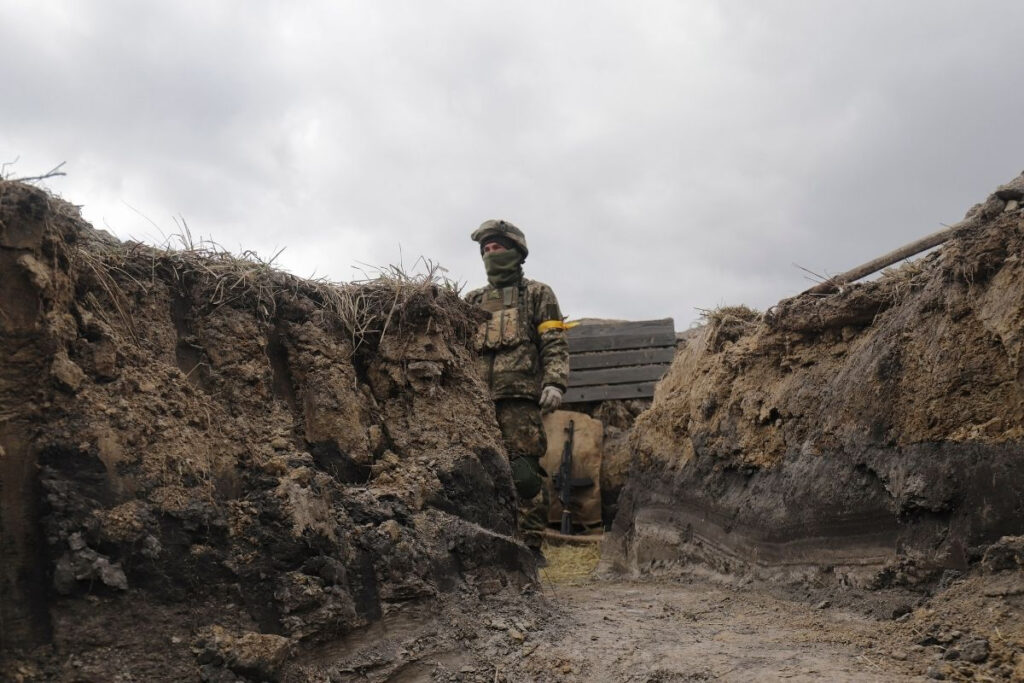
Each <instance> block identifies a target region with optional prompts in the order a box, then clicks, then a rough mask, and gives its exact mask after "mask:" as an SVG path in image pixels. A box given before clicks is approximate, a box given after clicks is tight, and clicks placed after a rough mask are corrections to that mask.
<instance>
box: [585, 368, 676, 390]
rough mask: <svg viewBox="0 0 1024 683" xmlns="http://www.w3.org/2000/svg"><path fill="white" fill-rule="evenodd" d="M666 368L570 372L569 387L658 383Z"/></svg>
mask: <svg viewBox="0 0 1024 683" xmlns="http://www.w3.org/2000/svg"><path fill="white" fill-rule="evenodd" d="M668 368H669V366H668V365H632V366H629V367H625V368H604V369H601V370H582V371H577V372H571V371H570V372H569V386H570V387H589V386H595V385H600V384H630V383H635V382H646V381H650V380H654V381H658V380H659V379H661V378H662V376H663V375H664V374H665V372H666V371H667V370H668Z"/></svg>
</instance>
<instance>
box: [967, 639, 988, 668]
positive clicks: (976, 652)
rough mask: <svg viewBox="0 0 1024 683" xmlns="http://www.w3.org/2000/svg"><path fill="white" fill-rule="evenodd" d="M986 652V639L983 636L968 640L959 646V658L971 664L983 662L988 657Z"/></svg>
mask: <svg viewBox="0 0 1024 683" xmlns="http://www.w3.org/2000/svg"><path fill="white" fill-rule="evenodd" d="M988 654H989V647H988V640H987V639H985V638H978V639H976V640H969V641H967V642H966V643H964V644H963V645H961V646H960V658H961V659H963V660H964V661H967V662H971V663H972V664H980V663H981V662H984V661H985V660H986V659H988Z"/></svg>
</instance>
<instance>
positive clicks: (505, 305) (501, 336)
mask: <svg viewBox="0 0 1024 683" xmlns="http://www.w3.org/2000/svg"><path fill="white" fill-rule="evenodd" d="M522 289H523V288H521V287H519V286H517V285H512V286H511V287H502V288H501V289H492V290H490V291H489V292H487V293H486V294H484V298H483V301H481V302H480V308H482V309H483V310H485V311H487V312H488V313H490V319H489V320H487V321H485V322H482V323H480V326H479V327H478V328H477V332H476V340H475V342H476V349H477V350H478V351H496V350H498V349H504V348H510V347H513V346H518V345H519V344H522V343H523V342H525V341H527V340H528V339H529V334H528V333H527V329H526V325H527V324H528V321H527V320H526V318H527V316H526V315H525V314H524V313H523V311H522V306H523V303H524V301H523V299H524V298H525V297H524V292H523V291H522Z"/></svg>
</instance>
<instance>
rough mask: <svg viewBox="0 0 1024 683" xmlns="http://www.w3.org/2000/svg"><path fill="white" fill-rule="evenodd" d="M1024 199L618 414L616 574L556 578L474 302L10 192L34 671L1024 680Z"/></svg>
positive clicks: (611, 554) (4, 607)
mask: <svg viewBox="0 0 1024 683" xmlns="http://www.w3.org/2000/svg"><path fill="white" fill-rule="evenodd" d="M1021 190H1024V180H1022V179H1018V181H1015V183H1011V184H1010V185H1008V186H1007V187H1004V188H1000V190H999V192H997V193H996V194H995V195H993V197H991V198H989V200H987V201H986V202H985V203H984V204H983V205H980V206H979V207H976V209H975V210H974V212H973V214H972V216H973V217H972V220H971V221H970V222H969V224H967V225H966V226H965V227H964V228H963V229H962V231H961V232H960V233H959V234H958V235H957V237H956V238H955V239H954V240H953V241H951V242H950V243H948V244H947V245H945V246H944V247H943V248H942V249H940V250H938V251H936V252H934V253H933V254H931V255H930V256H928V257H926V258H925V259H923V260H921V261H919V262H915V263H913V264H910V265H907V266H904V267H903V268H901V269H899V270H897V271H895V272H891V273H889V274H887V275H886V276H885V277H882V278H881V279H879V280H876V281H873V282H870V283H867V284H863V285H855V286H852V287H848V288H847V289H845V290H844V291H843V292H841V293H840V294H837V295H834V296H830V297H826V298H820V299H810V298H807V297H798V298H796V299H793V300H789V301H785V302H781V303H780V304H779V305H778V306H777V307H775V308H774V309H773V310H771V311H769V312H768V313H766V314H765V315H758V314H756V313H754V312H750V311H748V310H745V309H742V308H736V309H729V310H726V311H720V312H718V313H717V314H715V315H712V316H711V320H710V321H709V324H708V325H707V327H706V328H704V330H703V331H701V332H699V333H696V334H694V335H691V336H690V337H689V338H688V339H687V343H686V344H685V346H684V347H683V348H682V350H681V352H680V354H679V355H678V356H677V360H676V362H675V363H674V365H673V369H672V370H671V371H670V373H669V375H668V376H667V377H666V379H665V380H664V381H663V382H662V384H661V385H660V386H659V389H658V394H657V396H656V397H655V401H654V404H653V406H651V408H650V409H649V410H646V411H644V412H642V413H641V414H639V416H637V414H636V413H637V411H636V410H634V409H633V408H634V407H632V406H608V407H606V409H605V414H602V416H603V417H604V418H605V419H606V421H607V422H609V424H611V425H612V427H614V428H615V429H617V430H618V432H619V434H618V439H617V440H616V442H615V443H616V444H617V446H616V447H615V449H614V450H615V454H616V457H615V458H612V459H611V463H612V464H613V465H614V467H613V468H609V470H608V475H609V476H610V477H612V478H613V479H614V481H613V482H611V483H613V484H614V486H620V485H622V482H623V481H624V482H625V484H624V486H623V489H622V494H621V496H620V497H619V498H618V501H617V505H618V513H617V515H616V517H615V522H614V525H613V528H612V530H611V532H610V533H609V534H607V537H606V539H605V542H604V543H603V544H602V545H601V546H600V554H599V552H598V549H597V547H595V546H593V545H589V546H578V547H576V546H572V547H563V546H550V547H549V548H548V554H549V557H550V559H551V566H550V567H549V568H547V569H544V570H543V571H542V572H541V573H540V574H539V575H538V573H537V569H536V567H535V565H534V563H533V559H532V556H531V555H530V553H529V552H527V551H526V549H525V548H524V547H523V546H522V545H521V544H520V543H519V541H518V539H517V536H516V531H515V501H514V489H513V487H512V481H511V476H510V473H509V469H508V465H507V461H506V458H505V454H504V453H503V452H502V449H501V445H500V438H499V434H498V430H497V426H496V424H495V421H494V416H493V411H492V409H491V407H490V404H489V402H488V399H487V395H486V392H485V389H484V387H483V386H482V384H481V383H480V380H479V378H477V377H476V376H475V375H474V373H473V371H472V363H471V362H470V355H469V353H470V352H469V349H468V340H469V337H470V334H471V331H472V329H473V327H474V326H475V324H476V323H477V318H476V315H477V314H476V313H475V312H474V311H473V309H471V308H470V307H468V306H465V305H464V304H463V303H462V302H461V301H460V300H459V298H458V295H457V292H456V291H454V289H453V288H452V287H450V286H448V285H447V284H446V283H444V282H443V281H440V280H439V279H438V278H436V277H434V276H433V275H430V274H428V275H426V276H422V277H420V276H418V277H410V276H407V275H405V274H404V273H401V272H397V271H391V272H384V273H382V274H381V276H380V277H379V278H377V279H376V280H374V281H371V282H367V283H362V284H356V285H333V284H330V283H323V282H315V281H309V280H302V279H299V278H294V277H292V276H289V275H286V274H283V273H280V272H277V271H275V270H274V269H273V268H271V267H270V266H269V264H266V263H262V262H260V261H259V260H258V259H256V258H255V257H253V256H251V255H248V256H245V257H235V256H231V255H229V254H226V253H225V252H223V251H221V250H219V249H218V248H216V247H215V246H213V245H206V244H199V245H196V244H192V243H191V242H190V240H189V238H188V237H187V235H186V236H183V238H182V240H183V245H182V246H183V247H184V248H181V249H177V250H174V249H156V248H152V247H146V246H143V245H139V244H133V243H121V242H118V241H116V240H114V239H112V238H110V237H109V236H107V235H105V234H104V233H101V232H97V231H95V230H93V229H92V228H91V227H89V226H88V225H86V224H85V223H84V222H83V221H82V220H81V219H80V217H79V216H78V213H77V211H76V210H75V208H74V207H73V206H71V205H69V204H67V203H65V202H62V201H60V200H57V199H55V198H53V197H51V196H49V195H47V194H45V193H43V192H41V191H40V190H38V189H36V188H33V187H30V186H26V185H21V184H17V183H6V182H5V183H0V351H2V353H3V358H4V362H3V363H2V364H0V534H2V535H0V551H2V552H0V598H2V600H0V677H3V678H4V680H8V679H9V680H67V681H71V680H75V681H78V680H83V681H115V680H120V681H150V680H175V681H177V680H203V681H262V680H280V681H309V680H315V681H420V680H441V681H487V682H488V683H490V682H492V681H605V680H607V681H620V680H621V681H670V680H710V679H724V680H750V679H776V678H795V679H798V680H800V679H802V680H822V679H826V680H901V679H907V680H913V679H921V678H924V677H929V678H932V679H949V680H970V679H973V680H998V679H1010V678H1014V677H1016V678H1018V679H1021V680H1024V618H1022V614H1024V609H1022V607H1024V604H1022V603H1024V541H1022V540H1021V534H1022V533H1024V527H1022V522H1021V520H1022V519H1024V514H1022V513H1024V504H1022V499H1021V496H1022V495H1024V493H1022V492H1024V486H1021V484H1024V477H1022V472H1024V459H1022V453H1024V449H1022V439H1024V355H1022V353H1024V346H1022V345H1024V336H1022V332H1021V331H1022V330H1024V294H1022V292H1024V286H1022V284H1024V270H1022V268H1024V266H1022V265H1021V256H1022V255H1024V226H1022V215H1021V213H1020V211H1019V206H1020V203H1019V202H1020V201H1021V200H1024V192H1022V191H1021ZM1015 193H1016V194H1015ZM1018 195H1020V196H1018ZM1014 197H1016V199H1014ZM1015 202H1016V203H1015ZM620 413H621V414H620ZM634 419H635V423H634Z"/></svg>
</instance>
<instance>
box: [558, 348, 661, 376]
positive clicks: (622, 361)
mask: <svg viewBox="0 0 1024 683" xmlns="http://www.w3.org/2000/svg"><path fill="white" fill-rule="evenodd" d="M675 354H676V349H675V346H659V347H655V348H651V349H632V350H629V351H603V352H596V353H571V354H569V369H570V370H572V371H573V372H576V371H577V370H592V369H595V368H618V367H623V366H627V365H647V364H648V363H671V362H672V359H673V358H674V357H675Z"/></svg>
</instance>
